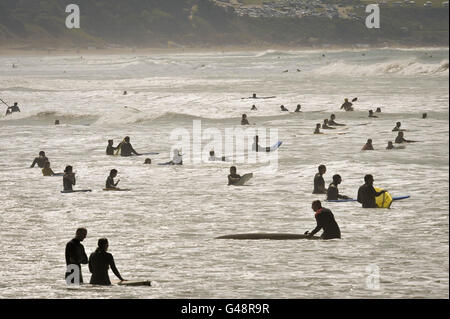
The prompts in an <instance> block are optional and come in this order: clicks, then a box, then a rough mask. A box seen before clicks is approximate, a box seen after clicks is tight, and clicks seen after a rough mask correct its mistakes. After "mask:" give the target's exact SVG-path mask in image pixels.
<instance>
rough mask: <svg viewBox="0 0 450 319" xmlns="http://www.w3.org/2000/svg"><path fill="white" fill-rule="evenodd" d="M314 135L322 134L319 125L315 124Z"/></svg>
mask: <svg viewBox="0 0 450 319" xmlns="http://www.w3.org/2000/svg"><path fill="white" fill-rule="evenodd" d="M314 134H323V133H322V132H321V131H320V123H317V124H316V130H315V131H314Z"/></svg>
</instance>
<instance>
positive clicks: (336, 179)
mask: <svg viewBox="0 0 450 319" xmlns="http://www.w3.org/2000/svg"><path fill="white" fill-rule="evenodd" d="M341 182H342V178H341V175H339V174H336V175H333V184H334V185H339V184H340V183H341Z"/></svg>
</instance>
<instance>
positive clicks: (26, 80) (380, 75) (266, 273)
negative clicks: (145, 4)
mask: <svg viewBox="0 0 450 319" xmlns="http://www.w3.org/2000/svg"><path fill="white" fill-rule="evenodd" d="M323 54H324V56H323ZM448 61H449V51H448V49H447V48H444V49H429V48H423V49H409V50H405V49H403V50H401V49H377V50H336V51H326V52H325V51H320V50H317V51H274V50H268V51H262V52H225V53H224V52H215V53H212V52H205V53H183V54H153V55H136V54H130V55H87V56H82V57H81V56H79V55H78V56H75V55H74V56H2V57H0V97H1V98H2V99H3V100H4V101H6V102H8V103H10V104H12V103H13V102H15V101H17V102H19V105H20V107H21V110H22V112H21V113H20V114H18V113H15V114H13V116H10V117H4V116H3V117H1V118H0V138H1V140H2V141H3V142H2V143H1V144H0V152H1V154H2V155H3V156H2V157H1V158H0V202H1V205H0V242H1V246H2V247H1V250H0V277H1V278H2V280H1V281H0V298H155V299H157V298H448V297H449V294H448V291H449V290H448V288H449V280H448V279H449V278H448V277H449V265H448V260H449V255H448V253H449V246H448V239H449V232H448V231H449V224H448V217H449V197H448V196H449V195H448V192H449V183H448V179H449V166H448V165H449V126H448V125H449V116H448V114H449V91H448V86H449V71H448ZM12 64H16V65H17V68H14V69H13V68H12V67H11V66H12ZM297 69H299V70H300V71H297ZM286 70H288V72H284V71H286ZM124 90H127V91H128V95H123V94H122V92H123V91H124ZM252 93H256V94H257V95H258V96H276V97H275V98H273V99H258V100H252V99H242V98H243V97H248V96H251V94H252ZM346 97H347V98H350V99H352V98H354V97H358V101H357V102H356V103H355V104H354V107H355V111H354V112H351V113H346V112H343V111H340V110H339V107H340V105H341V104H342V102H343V99H344V98H346ZM299 103H300V104H301V105H302V111H303V112H302V113H292V111H294V109H295V106H296V105H297V104H299ZM253 104H255V105H256V106H257V108H258V111H250V108H251V106H252V105H253ZM281 104H283V105H285V106H286V107H287V108H288V109H289V110H290V111H291V112H281V111H280V108H279V107H280V105H281ZM125 106H126V107H125ZM377 107H381V108H382V113H380V114H378V116H379V118H376V119H369V118H368V117H367V116H368V110H369V109H374V110H375V109H376V108H377ZM5 109H6V107H5V108H4V109H3V111H2V112H4V110H5ZM424 112H426V113H427V114H428V118H427V119H422V113H424ZM243 113H246V114H247V115H248V118H249V121H250V122H251V123H252V124H254V125H251V126H250V128H249V130H252V129H258V130H260V131H259V132H260V136H264V134H265V135H266V137H267V139H264V138H260V139H261V140H260V144H261V145H271V144H273V143H274V142H276V141H277V140H281V141H283V145H282V146H281V147H280V148H279V150H278V151H277V152H275V153H272V154H271V155H270V157H269V158H264V159H265V160H268V161H270V162H267V161H266V162H264V161H263V160H258V161H256V162H255V161H253V162H252V161H251V160H250V158H251V155H252V154H253V153H252V152H251V151H250V152H249V151H248V150H247V142H245V143H246V144H245V145H244V148H243V149H237V150H236V152H233V150H232V148H230V147H232V146H233V145H234V144H236V143H234V142H232V141H231V142H230V140H228V141H227V140H226V137H227V136H228V135H226V132H227V130H234V129H240V128H241V126H240V117H241V115H242V114H243ZM332 113H334V114H336V121H337V122H340V123H345V124H347V126H346V127H344V128H338V129H337V130H335V131H333V132H328V131H326V132H325V134H323V135H314V134H312V133H313V131H314V127H315V124H316V123H320V122H322V121H323V119H325V118H329V116H330V114H332ZM3 114H4V113H3ZM57 119H58V120H59V121H60V123H61V124H60V125H58V126H56V125H54V122H55V120H57ZM397 121H401V122H402V127H403V128H405V129H408V130H409V131H408V132H406V133H405V137H406V138H407V139H411V140H416V141H419V142H418V143H414V144H408V145H407V146H406V148H405V149H401V150H392V151H387V150H385V147H386V145H387V141H389V140H394V139H395V135H396V134H394V133H393V132H392V131H391V130H392V128H393V127H394V126H395V123H396V122H397ZM179 132H184V135H183V136H181V137H180V138H181V139H182V138H185V140H183V141H184V144H183V150H182V152H183V154H184V165H183V166H176V167H173V166H158V165H156V163H162V162H167V161H169V160H170V157H171V150H172V149H173V148H175V147H177V143H180V142H179V141H178V142H177V140H176V138H177V136H178V135H177V133H179ZM208 132H209V133H211V132H214V133H215V134H216V135H215V137H216V139H215V140H214V142H213V143H212V142H211V140H210V137H209V139H208V136H207V135H208ZM249 132H250V133H248V134H250V135H249V136H251V133H252V132H251V131H249ZM271 134H272V135H271ZM127 135H128V136H130V137H131V142H132V144H133V146H134V148H135V149H136V150H137V151H138V152H159V153H160V154H159V155H156V156H149V157H151V159H152V161H153V164H152V165H143V162H144V159H145V156H143V157H130V158H121V157H108V156H106V155H105V148H106V144H107V140H108V139H114V140H115V144H117V143H118V142H120V140H121V139H122V138H123V137H124V136H127ZM194 136H196V139H194ZM269 137H270V138H269ZM186 138H187V140H186ZM368 138H372V139H373V143H374V147H375V151H372V152H362V151H361V147H362V146H363V144H364V143H365V141H366V140H367V139H368ZM186 141H187V142H186ZM250 142H251V141H250ZM195 145H196V146H195ZM189 146H191V147H189ZM241 146H242V145H241ZM212 147H214V149H215V151H216V154H217V155H227V156H229V157H230V162H226V163H223V162H213V163H208V162H206V161H204V160H202V159H201V156H207V154H206V153H207V152H208V151H209V149H210V148H212ZM41 150H44V151H45V152H46V154H47V156H48V158H49V160H50V161H51V165H52V168H53V170H54V171H55V172H61V171H62V170H63V169H64V167H65V166H66V165H72V166H73V167H74V170H75V171H76V174H77V185H76V187H75V188H76V189H92V190H93V192H92V193H85V194H82V193H79V194H61V193H60V191H61V189H62V178H61V177H43V176H42V173H41V170H40V169H39V168H34V169H31V168H29V166H30V164H31V162H32V161H33V158H34V157H35V156H37V154H38V152H39V151H41ZM205 154H206V155H205ZM234 155H236V156H234ZM237 155H242V158H244V160H240V159H239V158H238V157H237ZM242 158H241V159H242ZM261 158H262V154H261ZM231 160H235V161H236V162H235V163H234V164H233V163H232V162H231ZM269 164H270V166H269ZM320 164H325V165H326V166H327V173H326V174H325V176H324V177H325V181H326V183H327V184H328V183H330V182H331V180H332V176H333V175H334V174H340V175H341V176H342V179H343V182H342V184H341V185H340V187H339V189H340V192H341V193H342V194H346V195H349V196H353V197H355V196H356V193H357V190H358V187H359V186H360V185H361V184H363V177H364V175H365V174H373V175H374V178H375V186H378V187H382V188H385V189H388V190H389V192H390V193H391V194H392V195H393V196H400V195H411V198H410V199H407V200H403V201H398V202H394V203H393V204H392V207H391V208H390V209H362V208H361V207H360V205H359V204H358V203H354V202H353V203H352V202H349V203H326V202H324V203H323V204H324V206H325V207H328V208H329V209H331V210H332V211H333V213H334V215H335V218H336V220H337V222H338V224H339V226H340V228H341V232H342V239H341V240H330V241H307V240H292V241H270V240H259V241H233V240H218V239H214V238H215V237H216V236H220V235H225V234H232V233H248V232H280V233H303V232H305V231H306V230H309V231H310V230H312V229H313V228H314V227H315V220H314V213H313V212H312V211H311V208H310V207H311V202H312V201H313V200H316V199H320V200H324V199H325V196H324V195H313V194H311V192H312V189H313V178H314V174H315V173H316V171H317V166H318V165H320ZM231 165H236V166H237V168H238V173H240V174H244V173H248V172H253V173H254V178H253V179H251V180H250V182H249V183H248V184H247V185H246V186H244V187H229V186H227V175H228V173H229V167H230V166H231ZM113 168H116V169H117V170H118V171H119V176H118V177H119V178H120V179H121V182H120V184H119V185H120V186H121V187H123V188H130V189H132V191H130V192H121V193H117V192H115V193H112V192H104V191H102V188H103V187H104V183H105V180H106V177H107V176H108V173H109V171H110V170H111V169H113ZM269 168H270V169H269ZM81 226H84V227H86V228H87V229H88V237H87V238H86V240H85V241H84V242H83V244H84V246H85V248H86V251H87V253H88V254H90V253H91V252H93V251H94V250H95V248H96V243H97V240H98V238H101V237H107V238H108V239H109V241H110V252H111V253H112V254H113V255H114V257H115V260H116V265H117V267H118V269H119V271H120V272H121V273H122V276H123V277H124V278H126V279H129V280H151V281H152V284H153V287H151V288H149V287H143V288H139V287H134V288H130V287H128V288H127V287H119V286H112V287H106V288H99V287H93V286H89V285H85V286H83V287H81V288H79V289H69V288H67V287H66V285H65V281H64V279H63V275H64V272H65V260H64V249H65V244H66V243H67V242H68V241H69V240H70V239H71V238H72V237H73V235H74V232H75V230H76V228H77V227H81ZM83 274H84V278H85V281H88V280H89V278H90V274H89V271H88V269H87V267H86V266H83ZM110 277H111V279H113V278H114V275H113V274H112V273H111V272H110Z"/></svg>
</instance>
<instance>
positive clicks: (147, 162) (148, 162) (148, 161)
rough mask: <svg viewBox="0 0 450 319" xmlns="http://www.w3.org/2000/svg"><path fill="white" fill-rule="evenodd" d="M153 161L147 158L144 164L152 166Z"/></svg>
mask: <svg viewBox="0 0 450 319" xmlns="http://www.w3.org/2000/svg"><path fill="white" fill-rule="evenodd" d="M151 163H152V160H151V159H150V158H146V159H145V161H144V164H151Z"/></svg>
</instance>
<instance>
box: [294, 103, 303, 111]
mask: <svg viewBox="0 0 450 319" xmlns="http://www.w3.org/2000/svg"><path fill="white" fill-rule="evenodd" d="M301 108H302V106H301V105H300V104H297V108H296V109H295V111H294V112H301V111H300V109H301Z"/></svg>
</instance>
